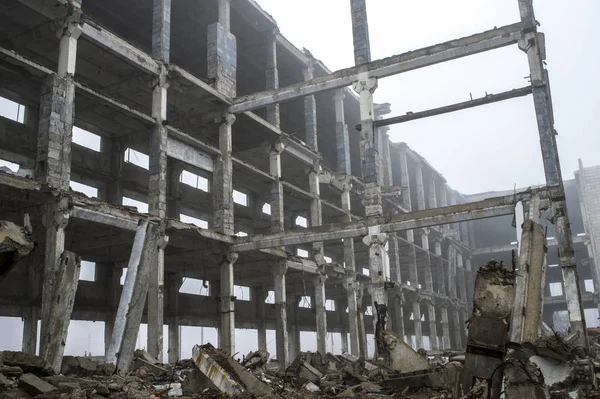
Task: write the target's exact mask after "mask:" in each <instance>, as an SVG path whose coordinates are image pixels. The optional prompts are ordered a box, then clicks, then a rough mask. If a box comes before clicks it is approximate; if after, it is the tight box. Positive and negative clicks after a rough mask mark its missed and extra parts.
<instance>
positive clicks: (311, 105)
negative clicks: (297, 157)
mask: <svg viewBox="0 0 600 399" xmlns="http://www.w3.org/2000/svg"><path fill="white" fill-rule="evenodd" d="M313 77H314V66H313V65H312V62H311V64H310V65H309V66H308V67H307V68H306V69H305V70H304V80H305V81H307V80H311V79H312V78H313ZM304 121H305V126H306V145H308V146H309V147H310V148H312V149H313V150H315V151H319V145H318V140H317V138H318V136H317V99H316V98H315V96H314V95H310V96H306V97H304Z"/></svg>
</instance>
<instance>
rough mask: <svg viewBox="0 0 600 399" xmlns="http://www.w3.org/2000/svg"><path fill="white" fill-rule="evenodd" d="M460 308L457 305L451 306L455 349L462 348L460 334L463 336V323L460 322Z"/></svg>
mask: <svg viewBox="0 0 600 399" xmlns="http://www.w3.org/2000/svg"><path fill="white" fill-rule="evenodd" d="M459 312H460V309H459V308H458V306H455V307H453V308H452V335H453V336H454V348H453V349H457V350H461V349H463V344H462V336H463V331H464V328H463V325H462V324H461V322H460V315H459Z"/></svg>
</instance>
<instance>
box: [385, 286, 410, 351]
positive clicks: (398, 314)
mask: <svg viewBox="0 0 600 399" xmlns="http://www.w3.org/2000/svg"><path fill="white" fill-rule="evenodd" d="M388 292H389V293H390V298H389V301H390V302H389V304H390V312H391V315H392V318H393V320H392V331H394V333H395V334H396V335H397V336H398V337H399V338H401V339H404V336H405V335H406V334H405V328H404V294H403V292H402V288H401V287H399V286H396V287H395V288H394V290H388Z"/></svg>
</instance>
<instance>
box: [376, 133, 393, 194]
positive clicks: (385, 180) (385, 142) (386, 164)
mask: <svg viewBox="0 0 600 399" xmlns="http://www.w3.org/2000/svg"><path fill="white" fill-rule="evenodd" d="M389 130H390V128H389V126H384V127H378V128H377V135H378V136H379V140H380V143H381V144H380V148H381V151H382V156H381V165H382V173H381V178H382V185H383V186H392V185H394V182H393V180H394V179H393V178H392V176H393V175H392V157H391V155H390V138H389V136H388V134H387V132H388V131H389Z"/></svg>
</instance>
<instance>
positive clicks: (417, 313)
mask: <svg viewBox="0 0 600 399" xmlns="http://www.w3.org/2000/svg"><path fill="white" fill-rule="evenodd" d="M412 305H413V322H414V324H415V339H416V341H417V349H418V348H422V347H423V326H422V325H421V302H420V301H419V298H415V300H414V301H413V304H412Z"/></svg>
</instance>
